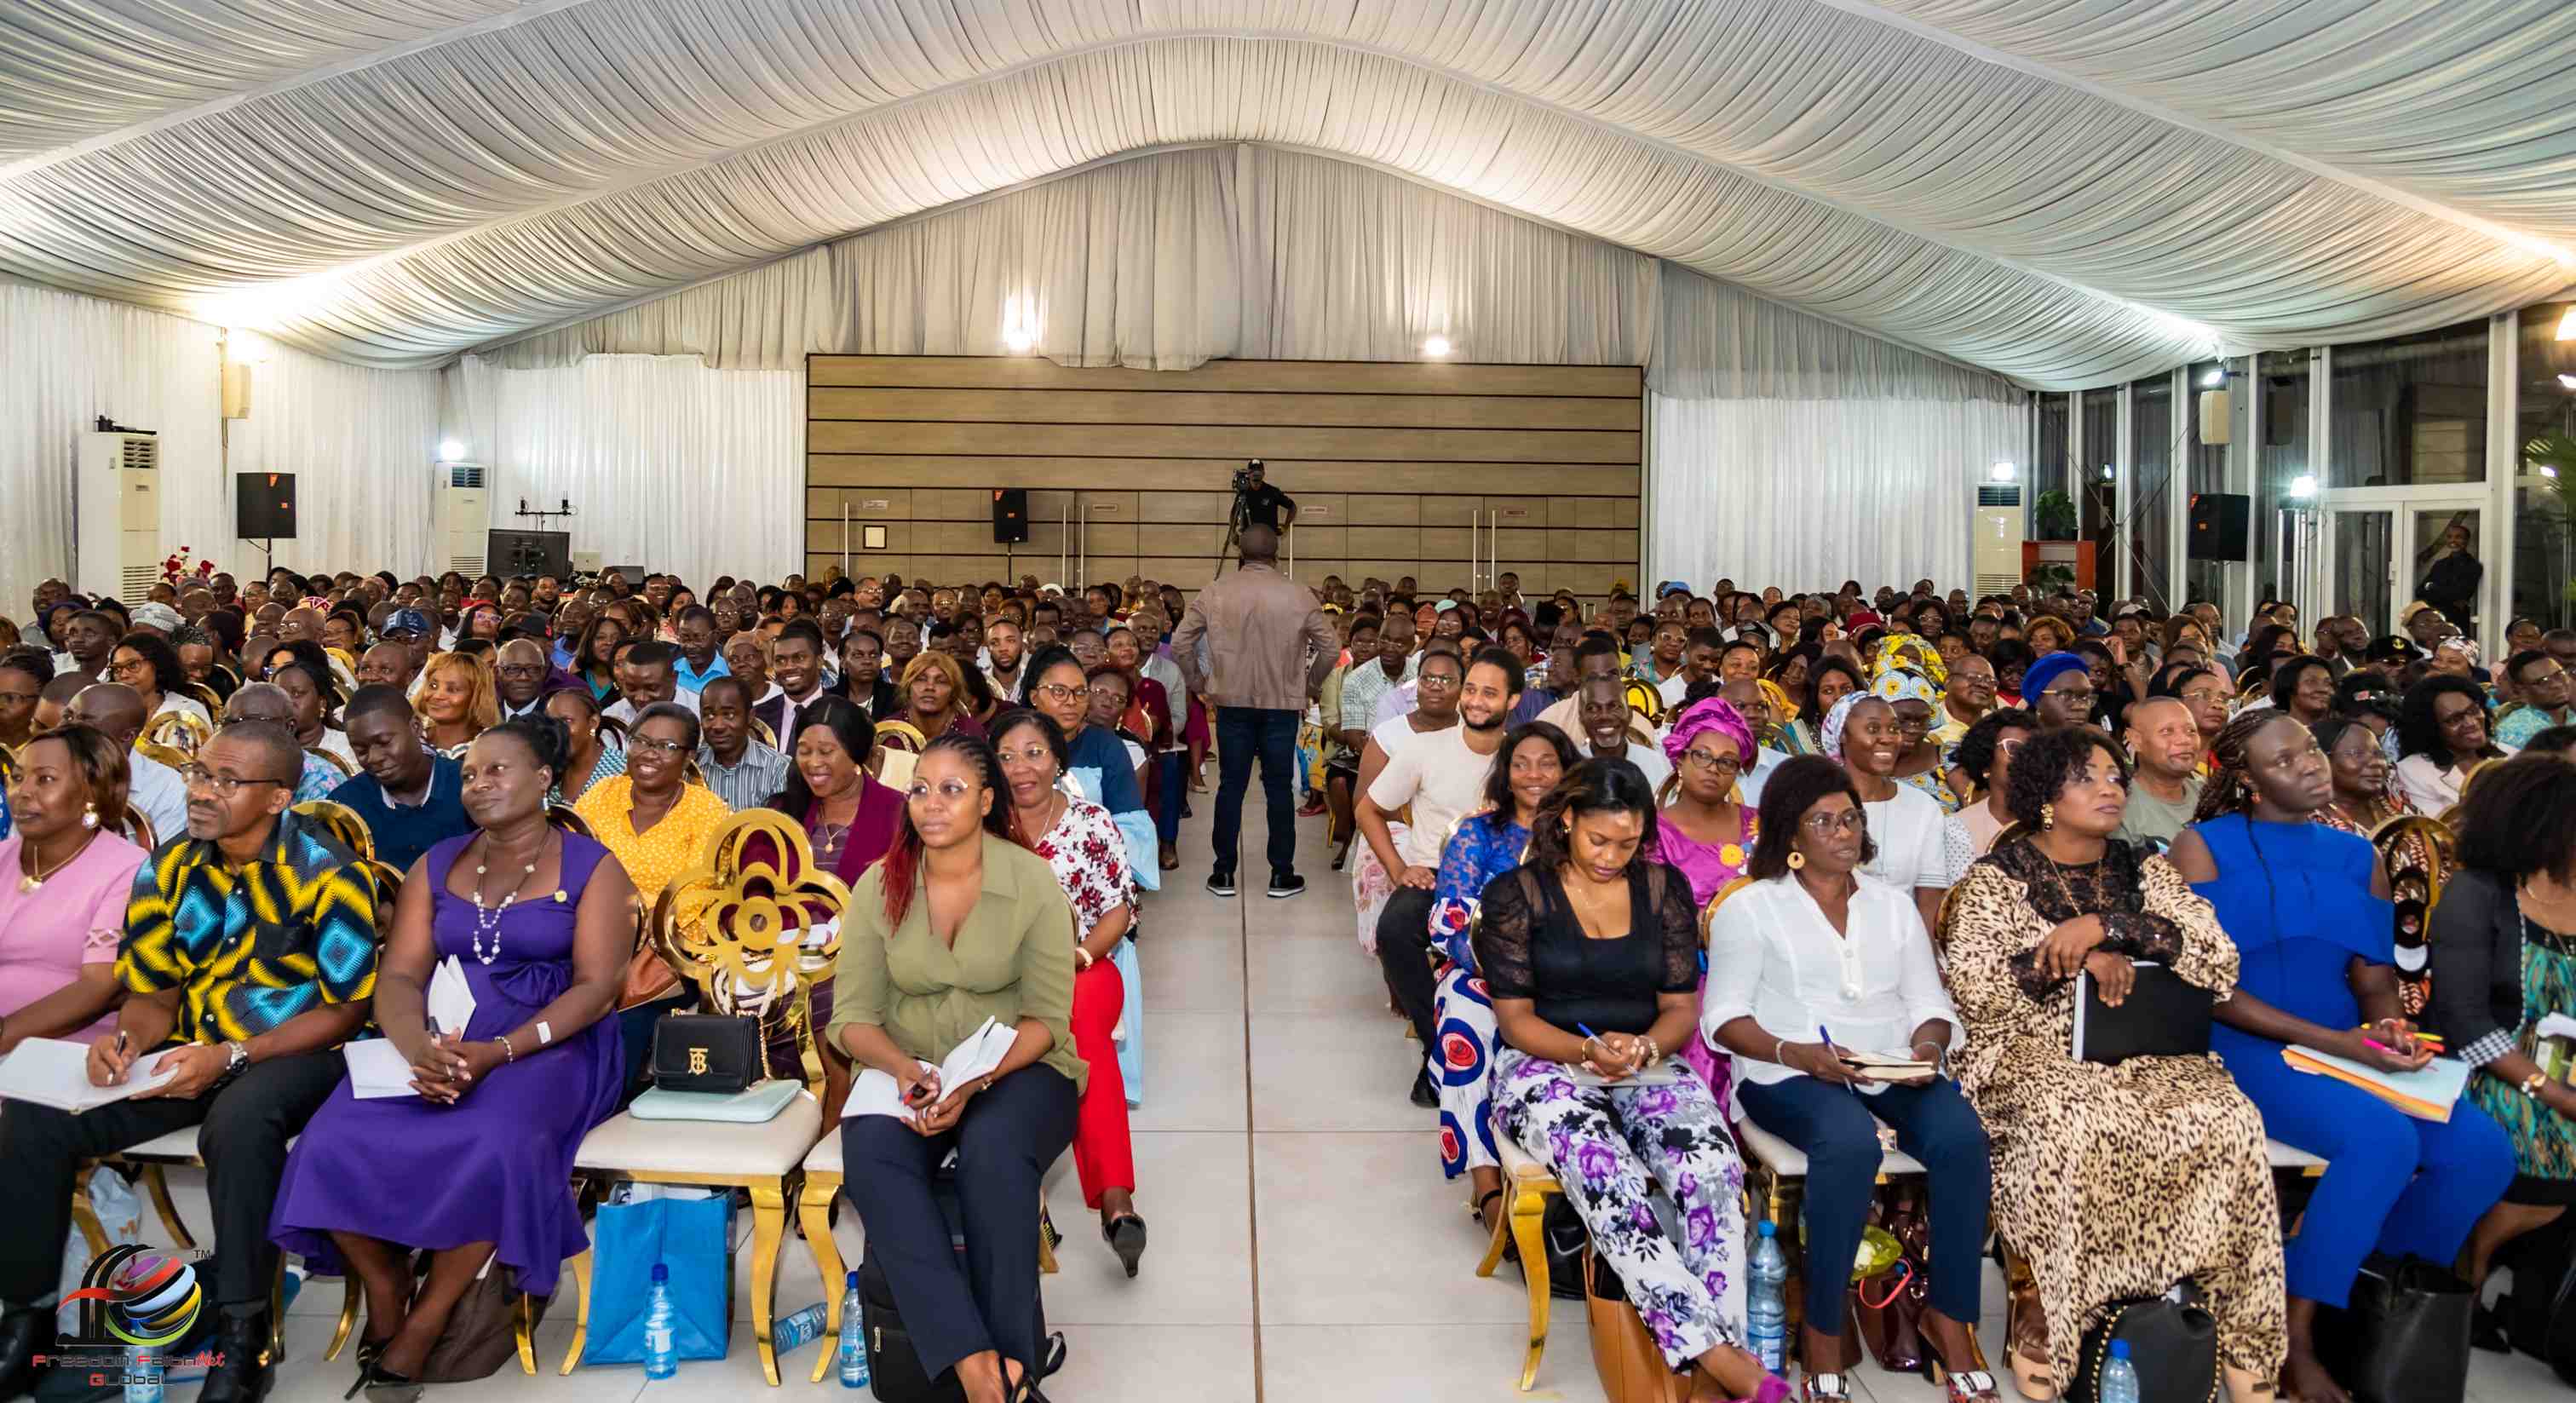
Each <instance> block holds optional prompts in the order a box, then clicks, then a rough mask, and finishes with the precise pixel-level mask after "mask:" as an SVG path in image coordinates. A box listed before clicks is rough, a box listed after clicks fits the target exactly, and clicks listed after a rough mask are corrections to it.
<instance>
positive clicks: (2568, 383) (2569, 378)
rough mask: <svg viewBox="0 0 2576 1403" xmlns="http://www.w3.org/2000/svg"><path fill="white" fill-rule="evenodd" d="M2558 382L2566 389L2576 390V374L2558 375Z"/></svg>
mask: <svg viewBox="0 0 2576 1403" xmlns="http://www.w3.org/2000/svg"><path fill="white" fill-rule="evenodd" d="M2558 383H2559V385H2560V386H2561V387H2563V388H2565V389H2570V390H2576V375H2561V376H2559V377H2558Z"/></svg>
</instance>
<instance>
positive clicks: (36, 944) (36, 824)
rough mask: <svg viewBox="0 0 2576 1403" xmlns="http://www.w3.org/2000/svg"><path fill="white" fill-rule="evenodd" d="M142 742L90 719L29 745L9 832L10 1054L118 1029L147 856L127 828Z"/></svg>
mask: <svg viewBox="0 0 2576 1403" xmlns="http://www.w3.org/2000/svg"><path fill="white" fill-rule="evenodd" d="M130 753H131V752H129V751H127V750H126V749H125V748H124V747H122V746H120V745H118V744H117V743H116V742H114V741H112V740H109V739H108V738H107V737H106V736H104V735H102V734H100V733H99V732H97V731H94V730H91V729H90V728H89V727H87V726H65V727H63V728H61V729H60V730H54V731H48V732H46V733H44V734H43V735H40V736H38V737H36V738H35V739H34V740H31V741H29V742H27V744H26V746H25V747H24V748H23V749H21V750H20V751H19V752H18V769H17V774H16V775H15V777H14V778H13V779H12V780H11V781H10V784H9V793H8V801H9V802H8V808H9V815H10V818H11V821H12V824H13V826H12V827H11V829H10V831H9V834H8V836H6V837H0V874H5V875H0V880H5V882H6V885H0V1055H6V1054H7V1053H8V1052H10V1051H11V1050H12V1049H14V1048H16V1047H17V1046H18V1044H19V1043H21V1042H24V1041H26V1040H27V1039H29V1038H70V1039H73V1040H75V1041H79V1042H93V1041H95V1040H97V1039H99V1038H101V1037H107V1036H110V1035H112V1034H113V1033H114V1032H115V1031H116V1030H115V1028H114V1026H113V1021H112V1020H111V1018H110V1017H109V1015H110V1014H112V1013H113V1012H114V1011H115V1009H116V1006H117V1005H118V1004H119V1003H120V1002H122V1001H123V1000H124V998H125V991H124V990H123V989H122V988H121V987H120V986H119V985H118V983H117V980H116V946H117V941H118V939H119V938H120V937H121V936H123V935H124V933H125V902H126V897H127V895H128V894H129V893H130V892H131V891H132V890H133V887H134V873H135V870H136V869H137V868H140V867H141V866H142V865H143V859H144V857H145V853H144V851H143V849H141V848H139V847H136V846H135V845H134V844H133V843H131V842H129V841H127V840H126V838H125V836H124V829H125V773H126V765H125V762H126V757H127V756H128V755H129V754H130Z"/></svg>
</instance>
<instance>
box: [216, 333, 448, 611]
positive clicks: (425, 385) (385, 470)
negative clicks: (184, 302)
mask: <svg viewBox="0 0 2576 1403" xmlns="http://www.w3.org/2000/svg"><path fill="white" fill-rule="evenodd" d="M230 354H231V357H232V359H233V360H235V361H240V362H248V363H249V365H250V367H251V414H250V417H249V418H247V419H243V420H239V421H237V422H235V423H234V424H233V425H232V429H231V433H232V447H231V452H230V455H229V459H230V462H231V464H232V470H233V471H234V472H235V473H293V474H295V524H296V529H297V536H296V539H294V540H292V541H279V542H277V543H276V546H275V550H276V556H275V563H276V564H279V565H284V566H289V567H291V568H293V569H297V570H302V571H306V572H311V571H315V570H323V569H330V570H376V569H380V568H381V569H387V570H392V571H394V572H396V573H397V574H400V575H403V576H406V577H408V576H410V575H415V574H419V573H421V572H422V571H424V570H432V569H433V564H434V562H433V552H434V549H435V542H434V541H433V540H432V539H431V533H430V532H429V531H428V530H427V529H425V527H424V525H423V523H425V522H427V521H429V520H430V512H431V496H430V494H431V493H432V492H433V491H434V490H435V487H436V483H437V477H438V474H437V469H436V468H435V467H433V466H432V464H433V463H434V462H435V460H436V458H437V456H438V421H439V395H440V386H439V377H438V374H437V372H435V371H426V370H369V369H366V368H364V367H362V366H354V365H340V364H338V363H336V362H332V361H326V360H322V359H320V358H318V357H314V356H308V355H306V354H304V353H303V352H301V351H297V350H292V349H290V348H288V347H285V346H280V345H277V344H275V343H273V342H270V341H268V340H266V339H265V338H263V337H261V336H258V335H256V334H255V333H251V332H235V333H233V337H232V343H231V346H230ZM227 500H229V498H227ZM232 527H233V518H232V514H231V512H230V511H229V510H227V511H226V512H225V515H224V519H223V526H222V528H221V529H222V532H223V537H224V539H223V541H222V542H221V543H220V544H223V545H226V546H231V545H232V544H233V537H232ZM200 553H201V554H207V555H212V554H214V553H215V552H214V551H213V550H211V549H206V550H202V551H201V552H200ZM222 558H223V560H224V561H225V562H227V563H240V564H249V563H252V562H256V561H258V560H259V559H260V556H259V554H258V553H257V551H255V550H253V549H250V548H248V547H247V545H244V546H242V547H239V548H234V549H227V550H226V551H224V552H223V555H222Z"/></svg>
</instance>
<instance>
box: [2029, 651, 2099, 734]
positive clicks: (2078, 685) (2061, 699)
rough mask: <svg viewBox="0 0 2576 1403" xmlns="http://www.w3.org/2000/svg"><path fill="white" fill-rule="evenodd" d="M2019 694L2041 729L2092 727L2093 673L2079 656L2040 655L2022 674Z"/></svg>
mask: <svg viewBox="0 0 2576 1403" xmlns="http://www.w3.org/2000/svg"><path fill="white" fill-rule="evenodd" d="M2021 694H2022V696H2023V697H2025V698H2027V699H2028V702H2029V705H2030V709H2031V713H2032V714H2033V715H2035V716H2037V717H2038V718H2039V724H2040V725H2041V727H2043V728H2044V729H2047V730H2052V731H2053V730H2056V729H2058V728H2059V727H2061V726H2083V725H2089V724H2091V723H2092V720H2093V701H2094V690H2093V669H2092V666H2091V664H2089V663H2088V662H2086V661H2085V658H2084V655H2083V654H2081V653H2046V654H2042V655H2041V656H2040V658H2039V660H2038V661H2036V662H2034V663H2032V664H2031V665H2030V667H2029V668H2028V669H2027V670H2026V671H2024V672H2023V673H2022V678H2021Z"/></svg>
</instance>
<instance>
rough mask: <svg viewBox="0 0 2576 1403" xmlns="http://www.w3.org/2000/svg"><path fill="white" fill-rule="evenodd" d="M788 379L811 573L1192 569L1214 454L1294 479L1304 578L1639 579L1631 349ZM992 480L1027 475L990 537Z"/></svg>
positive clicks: (825, 367) (817, 370)
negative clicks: (1517, 360) (1564, 360)
mask: <svg viewBox="0 0 2576 1403" xmlns="http://www.w3.org/2000/svg"><path fill="white" fill-rule="evenodd" d="M807 385H808V389H807V425H806V443H807V448H808V450H809V452H808V457H807V460H806V486H807V491H806V516H807V541H808V562H807V563H808V573H809V574H814V573H819V572H821V571H823V570H824V569H826V568H827V567H831V566H839V565H842V564H843V563H844V561H845V560H846V563H847V568H848V569H849V570H850V571H851V572H852V573H854V574H863V575H864V574H875V575H882V574H885V573H888V572H889V571H894V572H899V573H902V574H904V575H906V576H908V577H927V578H931V579H935V580H941V581H948V580H962V579H970V578H971V579H1013V578H1017V577H1019V576H1022V575H1035V576H1037V577H1038V578H1039V579H1041V580H1051V581H1057V582H1060V583H1062V584H1064V585H1066V586H1068V587H1074V586H1079V585H1081V584H1083V583H1088V582H1097V581H1100V580H1118V579H1123V578H1124V577H1126V576H1128V575H1132V574H1137V573H1142V574H1144V575H1146V576H1148V577H1150V578H1153V579H1156V580H1161V581H1169V582H1171V583H1174V584H1178V585H1180V586H1182V587H1183V588H1184V589H1195V588H1198V587H1200V586H1202V585H1204V584H1206V583H1207V581H1208V580H1209V579H1210V578H1212V577H1213V575H1214V573H1215V570H1216V557H1217V553H1218V551H1219V549H1220V548H1221V546H1222V543H1223V541H1224V536H1225V518H1226V513H1227V511H1228V509H1229V508H1230V506H1231V505H1232V501H1233V497H1232V493H1231V490H1230V485H1231V481H1232V478H1233V475H1234V472H1235V470H1236V469H1238V468H1240V467H1241V466H1242V465H1243V462H1244V460H1245V459H1246V458H1253V457H1259V458H1264V459H1266V460H1268V463H1269V467H1270V474H1269V476H1270V481H1271V482H1273V483H1275V484H1277V485H1278V486H1279V487H1281V488H1282V489H1284V490H1285V491H1287V492H1288V493H1290V494H1291V495H1292V496H1294V497H1295V498H1296V499H1297V502H1298V507H1299V515H1298V527H1297V529H1296V530H1295V531H1294V532H1292V533H1291V538H1290V540H1289V541H1288V542H1287V546H1286V549H1287V551H1288V552H1289V553H1291V554H1293V557H1294V561H1295V570H1296V573H1297V575H1298V576H1299V577H1300V578H1302V579H1307V580H1321V579H1322V578H1323V577H1324V576H1325V575H1326V574H1339V575H1342V576H1343V577H1344V578H1345V579H1347V580H1349V581H1351V582H1352V583H1354V584H1356V583H1357V582H1358V581H1359V579H1360V578H1362V577H1364V576H1367V575H1379V576H1383V577H1385V578H1387V579H1390V580H1392V579H1394V578H1397V577H1399V576H1402V575H1414V576H1417V577H1418V578H1419V580H1420V582H1421V583H1422V585H1423V586H1425V587H1426V588H1435V589H1445V588H1447V587H1449V586H1450V585H1453V584H1454V585H1470V584H1473V585H1476V586H1482V585H1484V584H1486V583H1488V576H1489V575H1490V574H1491V572H1492V568H1493V566H1492V562H1493V559H1494V557H1495V555H1496V553H1497V551H1499V553H1500V556H1501V561H1502V565H1503V566H1504V567H1505V568H1511V569H1516V570H1518V571H1519V573H1520V574H1521V576H1522V580H1523V588H1524V589H1525V590H1533V591H1535V590H1539V589H1547V588H1554V587H1556V586H1557V585H1560V584H1562V585H1565V586H1567V587H1569V588H1573V589H1576V590H1578V591H1580V592H1583V593H1585V594H1587V595H1589V594H1598V593H1600V592H1602V590H1603V589H1605V588H1606V587H1607V585H1608V584H1609V582H1610V581H1611V580H1612V579H1614V578H1620V577H1626V578H1629V579H1631V580H1634V579H1636V578H1637V568H1638V535H1639V533H1638V531H1637V529H1636V528H1637V524H1638V519H1639V512H1638V504H1637V499H1638V493H1639V491H1640V490H1641V486H1642V482H1643V477H1644V473H1643V468H1642V462H1641V457H1642V452H1643V438H1644V435H1643V429H1644V422H1643V377H1642V374H1641V372H1639V371H1637V370H1636V369H1634V368H1629V367H1616V366H1508V365H1505V366H1494V365H1446V364H1437V363H1431V364H1369V363H1348V362H1324V361H1211V362H1209V363H1208V364H1207V365H1205V366H1202V367H1201V368H1199V369H1197V370H1194V371H1188V372H1183V373H1173V372H1157V371H1146V370H1125V369H1076V368H1069V367H1065V366H1059V365H1056V364H1054V363H1052V362H1049V361H1044V360H1039V359H1035V358H1030V357H1007V358H977V357H936V356H813V357H809V358H808V363H807ZM1005 487H1016V488H1022V489H1026V490H1027V492H1028V519H1029V539H1028V540H1027V541H1025V542H1021V543H1017V544H1014V545H1009V546H1004V545H998V544H996V543H995V542H994V541H993V538H992V493H993V491H994V490H995V489H997V488H1005ZM1462 488H1463V489H1466V490H1464V491H1462V490H1461V489H1462ZM844 523H847V531H846V535H845V533H844V529H843V527H844ZM871 526H873V527H877V528H879V530H880V531H881V535H880V536H879V537H878V540H879V541H880V542H881V544H880V545H878V546H874V547H871V546H870V545H868V544H867V541H868V539H869V538H868V535H867V531H866V528H868V527H871ZM845 540H846V554H844V546H845Z"/></svg>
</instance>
